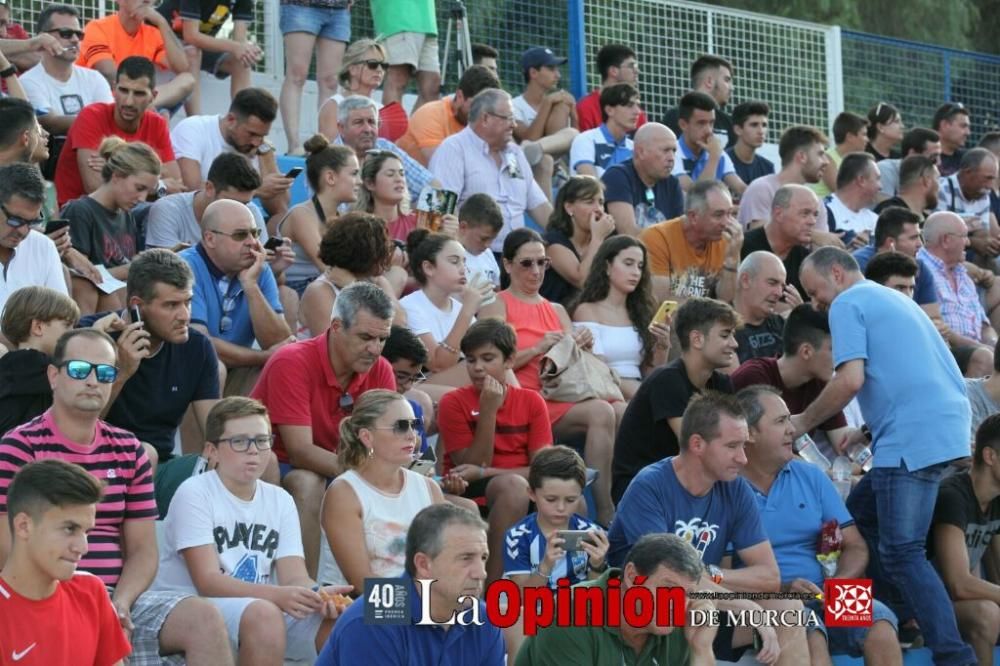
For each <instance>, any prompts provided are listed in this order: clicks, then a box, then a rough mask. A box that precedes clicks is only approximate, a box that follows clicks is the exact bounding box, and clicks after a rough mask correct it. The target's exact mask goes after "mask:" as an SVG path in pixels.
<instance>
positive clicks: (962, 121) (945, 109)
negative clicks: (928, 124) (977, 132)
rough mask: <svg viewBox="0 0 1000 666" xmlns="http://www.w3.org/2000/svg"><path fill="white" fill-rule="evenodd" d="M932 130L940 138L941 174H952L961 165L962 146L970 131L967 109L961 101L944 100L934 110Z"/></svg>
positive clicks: (944, 175)
mask: <svg viewBox="0 0 1000 666" xmlns="http://www.w3.org/2000/svg"><path fill="white" fill-rule="evenodd" d="M932 125H933V126H934V130H935V131H936V132H937V133H938V135H939V136H940V138H941V163H940V164H939V165H938V168H939V169H941V175H942V176H943V177H945V178H947V177H948V176H950V175H952V174H953V173H955V172H956V171H958V169H959V168H960V167H961V165H962V156H963V155H964V154H965V151H964V150H962V148H963V147H964V146H965V142H966V141H967V140H968V139H969V135H970V134H971V133H972V127H971V125H970V124H969V110H968V109H966V108H965V106H964V105H963V104H962V103H961V102H945V103H944V104H942V105H941V106H940V107H938V110H937V111H935V112H934V120H933V121H932Z"/></svg>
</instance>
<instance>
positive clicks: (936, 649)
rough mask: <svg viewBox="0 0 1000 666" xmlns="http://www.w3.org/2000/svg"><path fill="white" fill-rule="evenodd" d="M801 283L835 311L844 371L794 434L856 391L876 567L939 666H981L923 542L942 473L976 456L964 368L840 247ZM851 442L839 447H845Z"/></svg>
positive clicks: (861, 494)
mask: <svg viewBox="0 0 1000 666" xmlns="http://www.w3.org/2000/svg"><path fill="white" fill-rule="evenodd" d="M802 284H803V286H804V287H805V288H806V292H807V293H808V294H809V296H810V297H811V298H812V300H813V302H814V303H815V304H816V306H817V307H819V308H822V309H829V310H830V328H831V332H832V334H833V361H834V367H835V368H836V374H834V376H833V379H832V380H831V381H830V383H829V384H827V385H826V388H825V389H824V390H823V392H822V393H821V394H820V396H819V397H818V398H817V399H816V400H815V401H813V403H812V404H811V405H809V407H808V408H806V410H805V411H804V412H803V413H802V414H798V415H796V416H794V417H793V423H794V424H795V430H796V435H798V434H801V433H804V432H808V431H809V430H811V429H812V428H814V427H816V426H817V425H819V424H820V423H821V422H823V421H824V420H826V419H828V418H829V417H830V416H832V415H833V414H835V413H836V412H837V411H839V410H841V409H843V408H844V407H845V406H846V405H847V403H848V402H850V400H851V399H852V398H853V397H854V396H855V395H857V398H858V402H859V403H860V405H861V411H862V413H863V414H864V417H865V423H866V424H867V425H868V427H869V428H870V429H871V435H872V438H873V441H874V444H875V446H874V453H875V457H874V467H873V468H872V469H871V471H869V472H868V473H867V474H865V476H864V477H862V479H861V482H860V483H859V484H858V485H857V486H856V487H855V489H854V492H853V493H852V494H851V496H850V498H849V502H848V504H849V506H848V508H849V509H850V510H851V514H852V515H853V516H854V518H855V520H856V521H857V525H858V528H859V529H860V530H861V533H862V534H863V535H864V537H865V540H866V541H867V542H868V550H869V553H870V554H871V558H872V562H873V570H874V571H880V572H882V573H883V575H884V579H885V580H884V581H883V580H881V579H880V580H879V582H880V583H886V584H888V585H890V586H893V587H895V588H896V590H897V591H898V593H899V594H900V595H902V599H903V601H904V602H905V605H906V606H907V607H908V610H909V611H911V612H912V613H913V614H914V615H915V616H916V619H917V622H919V624H920V629H921V631H922V632H923V635H924V639H925V641H926V642H927V645H928V646H929V647H930V648H931V650H932V651H933V653H934V660H935V662H936V663H947V664H974V663H976V660H975V655H974V654H973V652H972V649H971V648H970V647H969V646H968V645H966V644H964V643H962V641H961V639H960V638H959V634H958V628H957V626H956V623H955V615H954V613H953V612H952V609H951V607H950V601H949V599H948V594H947V592H946V591H945V587H944V585H943V584H942V583H941V579H940V578H939V577H938V575H937V573H936V572H935V571H934V568H933V567H932V566H931V564H930V562H928V561H927V553H926V547H925V539H926V537H927V532H928V530H929V529H930V525H931V515H932V513H933V506H934V499H935V497H936V496H937V492H938V485H939V483H940V481H941V478H942V476H943V475H944V472H945V469H946V467H947V466H948V463H949V462H950V461H952V460H955V459H957V458H962V457H965V456H968V455H969V441H968V438H969V434H968V433H969V407H968V399H967V398H966V396H965V384H964V382H963V381H962V375H961V373H959V371H958V366H957V365H956V363H955V360H954V358H953V357H952V355H951V352H949V351H948V347H947V346H946V345H945V343H944V340H942V339H941V336H940V335H939V334H938V332H937V330H936V329H935V328H934V325H933V324H932V323H931V320H930V319H929V318H928V317H927V316H926V315H925V314H924V312H923V311H922V310H921V309H920V308H919V306H917V304H916V303H914V302H913V300H912V299H909V298H907V297H906V296H904V295H903V294H900V293H899V292H897V291H894V290H891V289H886V288H885V287H882V286H879V285H877V284H875V283H874V282H868V281H866V280H865V279H864V277H863V276H862V275H861V272H860V271H859V270H858V264H857V262H856V261H854V258H853V257H851V255H850V254H848V253H847V252H845V251H844V250H840V249H837V248H831V247H824V248H820V249H818V250H816V251H815V252H813V253H812V254H811V255H810V256H809V258H808V259H806V261H805V263H804V264H803V266H802ZM928 386H933V387H934V390H933V391H928V390H927V387H928ZM847 443H849V442H843V443H837V442H834V445H835V446H838V449H839V450H843V449H844V446H845V444H847Z"/></svg>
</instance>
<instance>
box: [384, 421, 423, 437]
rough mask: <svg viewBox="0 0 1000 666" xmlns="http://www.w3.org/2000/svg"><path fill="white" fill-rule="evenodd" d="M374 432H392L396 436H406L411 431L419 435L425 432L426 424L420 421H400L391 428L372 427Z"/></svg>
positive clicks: (395, 422)
mask: <svg viewBox="0 0 1000 666" xmlns="http://www.w3.org/2000/svg"><path fill="white" fill-rule="evenodd" d="M371 429H372V430H391V431H392V433H393V434H394V435H400V436H402V435H406V434H408V433H409V432H410V431H411V430H412V431H413V432H415V433H417V434H418V435H419V434H420V433H421V432H423V430H424V422H423V421H421V420H420V419H399V420H398V421H394V422H393V424H392V425H391V426H372V427H371Z"/></svg>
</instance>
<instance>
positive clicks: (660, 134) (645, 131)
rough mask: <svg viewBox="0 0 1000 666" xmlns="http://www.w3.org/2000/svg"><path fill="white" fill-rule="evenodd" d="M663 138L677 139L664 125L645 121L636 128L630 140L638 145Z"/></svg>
mask: <svg viewBox="0 0 1000 666" xmlns="http://www.w3.org/2000/svg"><path fill="white" fill-rule="evenodd" d="M665 138H669V139H673V140H674V141H677V137H676V136H675V135H674V133H673V132H672V131H671V130H670V128H669V127H667V126H666V125H661V124H660V123H646V124H645V125H643V126H642V127H640V128H639V129H638V130H636V132H635V136H634V137H633V138H632V142H633V144H634V145H636V146H639V145H645V144H647V143H649V142H652V141H658V140H663V139H665Z"/></svg>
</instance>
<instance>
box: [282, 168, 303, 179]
mask: <svg viewBox="0 0 1000 666" xmlns="http://www.w3.org/2000/svg"><path fill="white" fill-rule="evenodd" d="M300 173H302V167H292V168H291V169H289V170H288V173H286V174H285V178H297V177H298V175H299V174H300Z"/></svg>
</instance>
